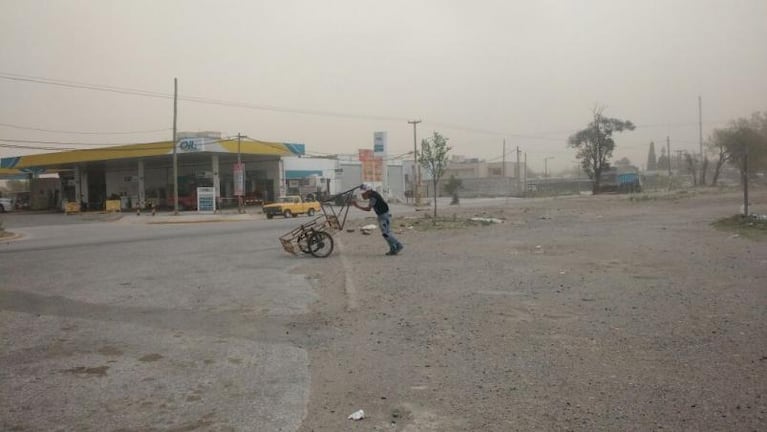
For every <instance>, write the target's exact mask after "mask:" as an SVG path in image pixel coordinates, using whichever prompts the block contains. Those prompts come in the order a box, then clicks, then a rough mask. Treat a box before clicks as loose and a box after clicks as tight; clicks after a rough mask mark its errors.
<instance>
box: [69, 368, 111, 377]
mask: <svg viewBox="0 0 767 432" xmlns="http://www.w3.org/2000/svg"><path fill="white" fill-rule="evenodd" d="M108 369H109V366H96V367H85V366H77V367H73V368H72V369H64V370H62V371H61V372H62V373H71V374H73V375H76V376H88V375H95V376H98V377H105V376H107V370H108Z"/></svg>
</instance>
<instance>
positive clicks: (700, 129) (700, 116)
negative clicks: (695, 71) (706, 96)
mask: <svg viewBox="0 0 767 432" xmlns="http://www.w3.org/2000/svg"><path fill="white" fill-rule="evenodd" d="M698 140H699V142H700V162H701V163H703V100H702V99H701V98H700V96H698Z"/></svg>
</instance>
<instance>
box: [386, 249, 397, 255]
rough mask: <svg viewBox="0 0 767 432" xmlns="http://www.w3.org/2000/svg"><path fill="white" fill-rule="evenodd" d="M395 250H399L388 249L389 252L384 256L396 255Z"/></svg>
mask: <svg viewBox="0 0 767 432" xmlns="http://www.w3.org/2000/svg"><path fill="white" fill-rule="evenodd" d="M397 252H399V249H397V250H390V251H389V252H386V256H392V255H397Z"/></svg>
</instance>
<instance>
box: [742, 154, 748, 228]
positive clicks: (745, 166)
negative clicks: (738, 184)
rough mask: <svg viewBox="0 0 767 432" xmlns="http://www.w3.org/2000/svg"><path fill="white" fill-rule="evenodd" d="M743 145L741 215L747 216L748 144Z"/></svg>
mask: <svg viewBox="0 0 767 432" xmlns="http://www.w3.org/2000/svg"><path fill="white" fill-rule="evenodd" d="M743 147H745V148H744V149H743V150H744V151H743V216H744V217H748V144H746V143H745V142H744V143H743Z"/></svg>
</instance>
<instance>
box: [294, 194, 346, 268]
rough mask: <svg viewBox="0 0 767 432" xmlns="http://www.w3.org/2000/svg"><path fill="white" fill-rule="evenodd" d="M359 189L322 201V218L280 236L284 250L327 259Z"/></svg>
mask: <svg viewBox="0 0 767 432" xmlns="http://www.w3.org/2000/svg"><path fill="white" fill-rule="evenodd" d="M359 188H360V186H357V187H354V188H352V189H349V190H348V191H346V192H341V193H340V194H336V195H332V196H330V197H329V198H327V199H325V200H324V201H320V208H321V209H322V215H321V216H318V217H316V218H314V219H312V220H311V221H309V222H307V223H305V224H301V226H298V227H296V228H294V229H292V230H291V231H290V232H288V233H287V234H285V235H282V236H280V243H282V247H283V249H285V251H286V252H288V253H291V254H293V255H298V253H299V252H302V253H305V254H311V255H313V256H315V257H317V258H325V257H327V256H329V255H330V254H331V253H333V246H334V242H333V233H335V232H336V231H341V230H343V229H344V225H345V224H346V217H347V216H348V214H349V207H351V205H352V200H353V199H354V191H355V190H357V189H359Z"/></svg>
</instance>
